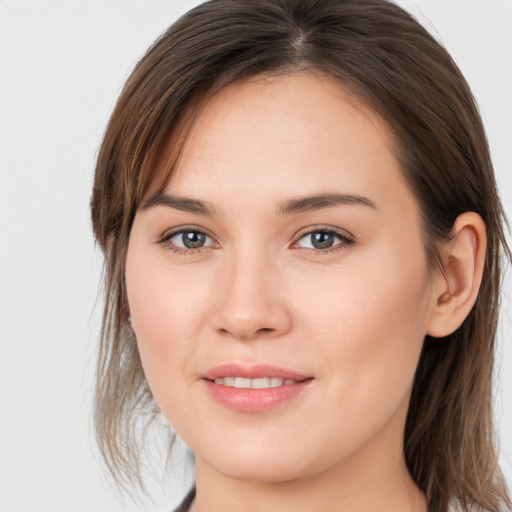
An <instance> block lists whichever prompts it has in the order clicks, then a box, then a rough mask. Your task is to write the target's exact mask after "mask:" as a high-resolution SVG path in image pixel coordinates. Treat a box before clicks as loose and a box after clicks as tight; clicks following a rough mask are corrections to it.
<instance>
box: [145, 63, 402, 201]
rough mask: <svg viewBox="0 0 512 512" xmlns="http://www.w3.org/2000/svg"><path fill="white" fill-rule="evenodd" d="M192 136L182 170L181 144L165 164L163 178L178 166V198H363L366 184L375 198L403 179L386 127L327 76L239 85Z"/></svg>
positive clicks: (174, 176) (210, 105)
mask: <svg viewBox="0 0 512 512" xmlns="http://www.w3.org/2000/svg"><path fill="white" fill-rule="evenodd" d="M189 121H190V118H189ZM186 135H187V137H186V139H183V140H182V142H183V148H182V150H181V152H180V157H179V160H178V162H177V164H176V165H174V162H173V158H172V151H173V150H175V142H176V141H177V137H176V136H174V137H172V138H170V139H169V142H168V145H167V148H166V151H164V153H163V155H162V158H161V160H160V166H159V168H160V169H159V170H160V173H161V174H160V175H161V176H163V175H168V169H169V167H170V166H171V163H172V166H173V171H172V173H171V177H170V179H169V180H168V182H167V184H166V187H165V188H167V189H172V191H173V193H181V194H184V195H196V196H197V195H199V196H205V195H206V196H210V195H212V194H215V193H216V192H220V189H221V188H222V189H224V192H225V195H226V197H231V199H232V198H233V196H234V195H237V194H238V195H239V194H240V193H241V192H243V191H245V190H248V189H253V190H255V191H256V190H258V191H259V192H261V193H266V194H268V195H272V194H274V193H277V191H279V190H281V191H286V192H287V193H288V194H297V195H300V194H304V193H305V192H307V191H308V190H310V189H311V188H317V189H321V188H323V189H329V188H332V187H342V188H343V189H344V190H343V191H344V192H346V193H351V192H354V193H359V192H361V186H362V181H364V180H362V178H366V183H365V185H364V188H366V190H365V193H366V194H368V193H370V192H371V191H372V190H371V189H372V188H373V189H378V188H379V187H380V188H382V186H385V185H386V182H388V181H389V179H390V178H393V179H395V180H399V181H401V179H402V173H401V169H400V167H399V164H398V162H397V160H396V158H395V157H394V155H393V139H392V135H391V132H390V130H389V129H388V127H387V126H386V124H385V123H384V122H383V121H382V120H381V118H379V116H378V115H376V114H375V113H374V112H373V111H371V110H370V109H369V108H368V107H366V106H365V105H363V103H361V102H360V101H359V100H357V99H356V98H355V97H354V96H353V95H352V94H350V93H348V92H347V91H346V89H345V88H343V87H342V86H341V85H340V83H339V82H338V81H337V80H336V79H334V78H333V77H331V76H329V75H327V74H324V73H321V72H311V71H308V72H296V73H291V74H283V75H277V76H271V77H253V78H251V79H248V80H244V81H239V82H236V83H233V84H231V85H229V86H227V87H225V88H224V89H222V90H221V91H220V92H218V93H217V94H215V95H214V96H213V97H212V98H211V99H210V100H209V101H208V102H207V103H206V104H205V105H204V106H203V107H202V108H201V109H200V110H199V111H198V116H197V118H196V119H195V120H194V122H193V124H192V125H191V129H190V131H187V133H186ZM379 171H380V172H379ZM369 175H370V176H369ZM368 178H371V179H368ZM213 186H215V189H213V188H212V187H213ZM153 190H154V189H153ZM203 198H205V199H206V197H203Z"/></svg>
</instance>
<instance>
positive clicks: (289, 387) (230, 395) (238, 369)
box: [201, 364, 314, 412]
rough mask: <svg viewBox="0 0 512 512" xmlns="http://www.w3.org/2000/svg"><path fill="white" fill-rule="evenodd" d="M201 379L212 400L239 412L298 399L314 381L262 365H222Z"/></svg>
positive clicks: (275, 405)
mask: <svg viewBox="0 0 512 512" xmlns="http://www.w3.org/2000/svg"><path fill="white" fill-rule="evenodd" d="M201 378H202V380H203V381H204V382H205V384H206V388H207V390H208V391H209V395H210V396H211V397H212V398H213V399H214V400H215V401H216V402H218V403H220V404H221V405H223V406H225V407H227V408H228V409H231V410H235V411H239V412H262V411H266V410H269V409H273V408H275V407H277V406H279V405H281V404H283V403H284V402H287V401H289V400H292V399H298V398H299V397H300V396H302V395H303V394H304V392H305V390H306V389H307V388H308V387H309V385H310V384H311V383H312V382H313V380H314V377H313V376H311V375H307V374H302V373H299V372H296V371H293V370H289V369H286V368H281V367H278V366H274V365H266V364H259V365H255V366H245V365H239V364H224V365H220V366H216V367H215V368H212V369H210V370H209V371H208V372H206V373H205V374H204V375H202V376H201Z"/></svg>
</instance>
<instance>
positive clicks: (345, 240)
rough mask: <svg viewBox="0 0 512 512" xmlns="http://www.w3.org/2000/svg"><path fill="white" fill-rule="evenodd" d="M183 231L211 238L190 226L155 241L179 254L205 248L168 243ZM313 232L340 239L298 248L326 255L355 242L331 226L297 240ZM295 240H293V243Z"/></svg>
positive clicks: (310, 231)
mask: <svg viewBox="0 0 512 512" xmlns="http://www.w3.org/2000/svg"><path fill="white" fill-rule="evenodd" d="M184 233H201V234H203V235H204V236H206V237H208V238H212V237H211V236H210V235H208V233H206V231H203V230H202V229H199V228H195V227H194V228H193V227H191V228H180V229H179V230H177V231H172V232H171V233H168V234H165V235H164V236H163V237H162V238H161V239H159V240H158V241H157V243H158V244H161V245H163V246H165V248H166V249H168V250H170V251H171V252H173V253H174V254H177V255H179V256H191V255H193V254H195V253H197V252H199V251H201V249H204V248H205V247H204V246H203V247H198V248H195V249H183V248H181V247H176V246H175V245H172V244H171V243H170V240H171V239H172V238H174V237H175V236H177V235H182V234H184ZM314 233H322V234H326V235H333V236H335V237H336V238H338V239H339V240H340V243H338V244H337V245H335V246H333V247H329V248H327V249H311V248H308V247H299V249H302V250H304V251H306V252H307V253H308V254H315V255H318V254H320V255H326V254H331V253H334V252H337V251H340V250H343V249H347V248H349V247H350V246H352V245H354V244H355V240H354V239H353V238H351V237H350V236H348V235H346V234H344V233H341V232H340V231H337V230H335V229H332V228H315V229H311V230H309V231H306V232H303V233H301V234H299V236H298V239H297V242H298V241H299V240H302V239H303V238H305V237H307V236H311V235H312V234H314ZM297 242H295V244H296V243H297ZM206 247H208V246H206Z"/></svg>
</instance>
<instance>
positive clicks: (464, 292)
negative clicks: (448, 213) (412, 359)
mask: <svg viewBox="0 0 512 512" xmlns="http://www.w3.org/2000/svg"><path fill="white" fill-rule="evenodd" d="M486 246H487V234H486V229H485V224H484V221H483V220H482V218H481V217H480V215H478V214H476V213H474V212H466V213H463V214H462V215H459V216H458V217H457V219H456V220H455V223H454V225H453V228H452V237H451V239H450V240H449V241H448V242H446V244H445V245H444V246H443V247H442V248H441V257H442V260H443V263H444V269H445V273H444V274H443V273H442V272H439V271H438V273H437V275H436V278H435V283H434V285H435V297H434V304H433V308H432V312H431V316H430V318H429V322H428V325H427V334H429V335H430V336H433V337H436V338H441V337H443V336H448V335H449V334H451V333H452V332H454V331H455V330H456V329H457V328H458V327H460V325H461V324H462V322H463V321H464V320H465V318H466V317H467V316H468V315H469V313H470V311H471V309H472V308H473V306H474V304H475V301H476V298H477V295H478V290H479V289H480V283H481V282H482V274H483V269H484V262H485V251H486Z"/></svg>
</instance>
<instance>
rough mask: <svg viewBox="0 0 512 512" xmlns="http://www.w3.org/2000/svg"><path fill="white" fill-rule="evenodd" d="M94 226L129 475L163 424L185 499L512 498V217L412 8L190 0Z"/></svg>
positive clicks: (487, 506)
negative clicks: (501, 342)
mask: <svg viewBox="0 0 512 512" xmlns="http://www.w3.org/2000/svg"><path fill="white" fill-rule="evenodd" d="M92 217H93V225H94V230H95V234H96V237H97V240H98V242H99V244H100V246H101V247H102V249H103V250H104V252H105V256H106V305H105V315H104V328H103V334H102V343H101V347H100V358H99V366H98V384H97V398H96V400H97V401H96V426H97V433H98V439H99V443H100V447H101V448H102V451H103V453H104V455H105V459H106V461H107V464H108V465H109V468H110V469H111V471H112V472H113V474H114V475H115V476H116V477H117V478H118V479H119V480H121V479H122V478H123V476H124V477H125V478H128V480H127V482H128V483H129V482H130V481H131V480H130V478H131V479H132V480H137V477H138V476H139V475H138V474H137V470H136V468H137V448H134V445H133V439H134V429H135V424H136V421H137V420H138V419H139V418H140V417H141V416H142V417H145V418H147V419H148V421H150V420H151V419H152V418H153V417H154V416H155V415H156V414H158V412H159V411H161V412H162V414H163V415H164V416H165V417H166V419H167V420H168V421H169V424H170V425H171V427H172V428H173V430H174V431H175V432H176V433H177V434H178V435H179V436H180V438H181V439H183V440H184V442H185V443H186V444H187V446H189V448H190V449H191V451H192V452H193V454H194V456H195V471H196V488H197V491H196V489H193V490H192V491H191V493H190V494H189V496H188V497H187V498H186V500H185V502H184V503H183V505H182V507H181V510H193V511H194V512H200V511H217V510H219V511H220V510H225V511H229V510H280V511H281V510H295V511H302V510H304V511H310V510H311V511H313V510H315V511H316V510H333V511H346V510H350V511H355V510H379V511H387V510H389V511H395V512H396V511H425V510H429V511H436V512H444V511H446V510H448V509H449V507H451V506H454V507H455V506H457V505H460V506H461V507H462V508H464V509H470V508H475V509H477V510H492V511H497V510H504V507H509V506H510V500H509V497H508V494H507V490H506V487H505V483H504V482H503V479H502V476H501V473H500V470H499V467H498V465H497V457H496V452H495V449H494V444H493V426H492V414H491V396H492V393H491V383H492V363H493V354H494V341H495V332H496V322H497V314H498V303H499V300H498V299H499V284H500V276H501V273H500V261H501V257H502V255H503V254H507V255H509V251H508V248H507V246H506V242H505V239H504V233H503V221H504V219H503V217H504V215H503V210H502V208H501V205H500V201H499V198H498V195H497V190H496V184H495V181H494V176H493V170H492V164H491V161H490V157H489V150H488V146H487V142H486V138H485V134H484V131H483V127H482V123H481V120H480V117H479V114H478V111H477V108H476V106H475V104H474V100H473V98H472V95H471V92H470V90H469V88H468V86H467V84H466V82H465V80H464V78H463V77H462V75H461V73H460V71H459V70H458V69H457V67H456V66H455V64H454V63H453V61H452V60H451V58H450V57H449V55H448V54H447V53H446V51H445V50H444V49H443V48H442V47H441V46H440V45H439V44H438V43H437V42H436V41H435V40H433V38H432V37H431V36H430V35H429V34H428V33H427V32H426V31H425V30H424V29H423V28H422V27H421V26H420V25H419V24H418V23H417V22H416V21H415V20H414V19H412V18H411V16H410V15H408V14H407V13H406V12H404V11H403V10H402V9H400V8H398V7H397V6H396V5H394V4H392V3H389V2H387V1H384V0H273V1H270V0H268V1H266V0H263V1H261V0H257V1H256V0H254V1H247V0H244V1H242V0H240V1H238V0H235V1H232V0H230V1H227V0H213V1H211V2H207V3H205V4H202V5H200V6H199V7H197V8H195V9H193V10H191V11H190V12H189V13H187V14H186V15H185V16H183V17H182V18H181V19H180V20H178V22H177V23H175V24H174V25H173V26H172V27H171V28H170V29H169V30H168V31H167V32H166V33H165V34H163V35H162V37H161V38H160V39H159V40H158V41H157V42H156V43H155V44H154V45H153V46H152V47H151V48H150V49H149V51H148V52H147V54H146V55H145V56H144V57H143V58H142V60H141V61H140V62H139V64H138V65H137V67H136V68H135V70H134V72H133V73H132V75H131V77H130V78H129V79H128V81H127V83H126V86H125V88H124V90H123V92H122V93H121V96H120V98H119V101H118V104H117V106H116V108H115V110H114V112H113V114H112V117H111V120H110V122H109V125H108V127H107V131H106V133H105V137H104V140H103V144H102V147H101V150H100V153H99V156H98V164H97V169H96V177H95V185H94V191H93V197H92ZM134 468H135V470H134Z"/></svg>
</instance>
